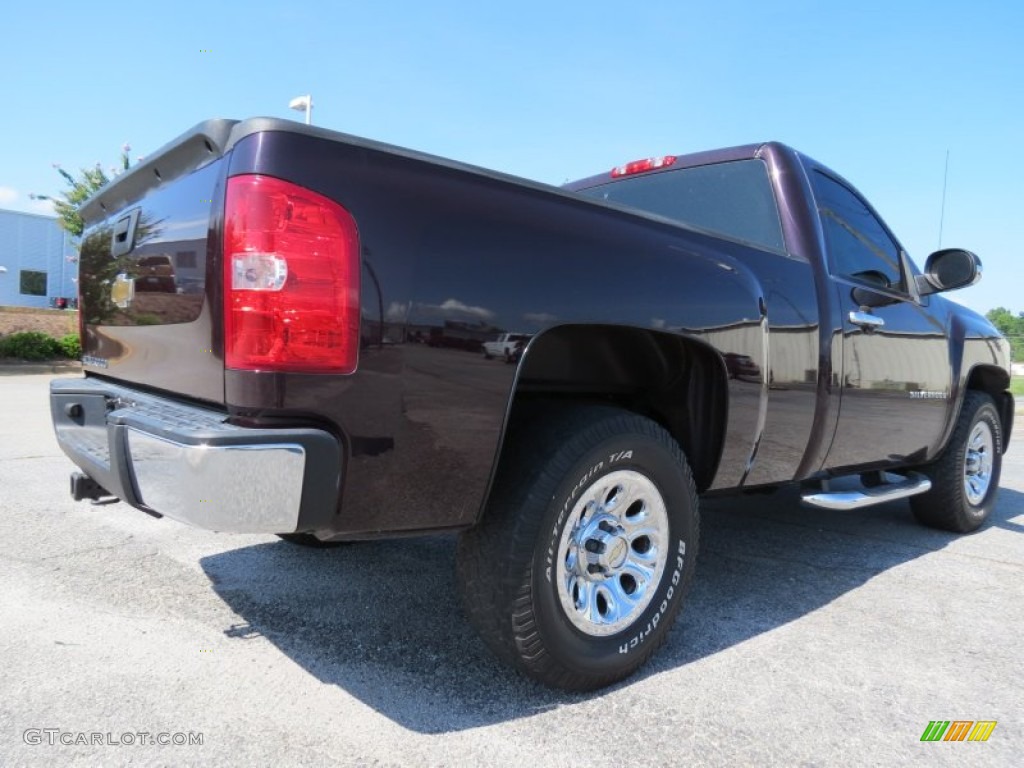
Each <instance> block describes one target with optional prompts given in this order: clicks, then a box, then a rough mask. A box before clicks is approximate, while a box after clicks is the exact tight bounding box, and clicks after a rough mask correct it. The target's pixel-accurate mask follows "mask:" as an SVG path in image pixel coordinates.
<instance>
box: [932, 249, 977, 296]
mask: <svg viewBox="0 0 1024 768" xmlns="http://www.w3.org/2000/svg"><path fill="white" fill-rule="evenodd" d="M979 280H981V259H979V258H978V257H977V256H976V255H975V254H973V253H971V252H970V251H965V250H963V249H962V248H945V249H943V250H941V251H936V252H935V253H933V254H932V255H931V256H929V257H928V261H927V262H925V265H924V274H923V275H918V276H917V292H918V293H920V294H921V295H922V296H927V295H928V294H930V293H941V292H942V291H953V290H956V289H957V288H966V287H967V286H969V285H974V284H975V283H976V282H978V281H979Z"/></svg>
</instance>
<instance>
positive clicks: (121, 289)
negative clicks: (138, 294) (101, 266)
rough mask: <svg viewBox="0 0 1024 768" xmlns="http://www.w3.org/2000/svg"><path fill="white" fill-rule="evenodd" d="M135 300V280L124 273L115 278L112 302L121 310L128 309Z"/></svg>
mask: <svg viewBox="0 0 1024 768" xmlns="http://www.w3.org/2000/svg"><path fill="white" fill-rule="evenodd" d="M134 298H135V279H134V278H131V277H128V275H126V274H125V273H124V272H122V273H121V274H119V275H118V276H117V277H115V278H114V284H113V285H112V286H110V300H111V301H112V302H114V305H115V306H117V307H120V308H121V309H128V305H129V304H131V303H132V299H134Z"/></svg>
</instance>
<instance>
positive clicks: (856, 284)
mask: <svg viewBox="0 0 1024 768" xmlns="http://www.w3.org/2000/svg"><path fill="white" fill-rule="evenodd" d="M811 184H812V187H813V189H814V194H815V197H816V200H817V206H818V215H819V216H820V218H821V224H822V228H823V230H824V234H825V246H826V248H827V260H826V263H827V268H828V270H829V272H830V279H831V283H832V288H833V289H834V290H835V291H836V293H837V296H838V306H839V309H840V311H841V321H842V331H841V333H837V334H835V335H834V336H833V343H832V365H833V371H834V372H835V373H837V374H838V377H839V381H840V384H841V387H842V394H841V404H840V410H839V420H838V424H837V427H836V433H835V437H834V439H833V442H832V447H831V449H830V450H829V453H828V456H827V458H826V460H825V466H826V467H828V468H830V469H839V470H843V469H853V468H858V467H864V468H867V467H868V466H869V465H874V466H880V465H881V464H883V463H893V464H907V465H912V464H915V463H921V462H922V461H923V459H924V458H925V456H926V455H930V452H931V451H932V450H933V449H934V448H935V447H937V443H938V441H939V440H940V439H941V434H942V431H943V426H944V424H945V423H946V418H947V407H948V403H949V397H950V389H951V387H950V383H951V373H950V363H949V353H948V349H949V347H948V344H947V341H946V334H945V330H944V328H943V325H942V323H941V322H940V321H939V320H938V319H936V318H935V317H933V315H932V314H931V313H930V312H929V311H928V308H927V306H925V305H924V304H923V303H922V300H921V299H919V298H918V296H917V291H916V288H915V285H914V279H913V269H914V267H913V265H912V263H911V262H910V259H909V258H908V257H907V256H906V254H905V253H904V252H903V249H902V248H901V247H900V245H899V243H898V241H897V240H896V238H894V237H893V236H892V234H891V233H890V232H889V230H888V228H887V227H886V226H885V224H884V223H882V221H881V219H880V218H879V217H878V216H877V214H875V212H874V211H873V210H872V209H871V207H870V206H869V205H868V204H867V203H866V202H864V200H863V199H862V198H861V197H860V196H859V195H858V194H857V193H856V192H855V191H854V190H853V189H851V188H850V187H848V186H847V185H846V184H844V183H843V182H841V181H839V180H838V179H836V178H833V177H832V176H830V175H827V174H826V173H824V172H822V171H821V170H814V171H812V172H811ZM925 301H927V300H925Z"/></svg>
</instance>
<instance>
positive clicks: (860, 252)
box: [812, 171, 906, 293]
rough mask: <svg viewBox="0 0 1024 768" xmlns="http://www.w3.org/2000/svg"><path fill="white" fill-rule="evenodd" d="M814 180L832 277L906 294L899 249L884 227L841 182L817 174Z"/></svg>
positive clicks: (816, 172) (814, 175)
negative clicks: (857, 281)
mask: <svg viewBox="0 0 1024 768" xmlns="http://www.w3.org/2000/svg"><path fill="white" fill-rule="evenodd" d="M812 178H813V180H814V181H813V184H814V195H815V197H816V198H817V199H818V215H819V216H820V217H821V225H822V228H823V229H824V230H825V245H826V247H827V248H828V254H829V260H830V261H831V267H832V274H834V275H836V276H842V277H849V278H852V279H854V280H859V281H861V282H866V283H871V284H873V285H878V286H880V287H882V288H888V289H890V290H893V291H899V292H901V293H906V283H905V281H904V279H903V270H902V269H901V268H900V247H899V246H898V245H897V244H896V242H895V241H894V240H893V239H892V237H890V236H889V233H888V232H887V231H886V229H885V227H884V226H882V223H881V222H880V221H879V220H878V219H877V218H876V217H875V215H874V214H873V213H871V210H870V209H869V208H868V207H867V205H865V204H864V202H863V201H862V200H861V199H860V198H859V197H857V195H855V194H854V193H853V192H851V191H850V190H849V189H847V188H846V187H844V186H843V185H842V184H840V183H839V182H837V181H835V180H834V179H831V178H829V177H828V176H826V175H825V174H823V173H820V172H818V171H815V173H814V174H813V177H812Z"/></svg>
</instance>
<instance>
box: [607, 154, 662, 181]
mask: <svg viewBox="0 0 1024 768" xmlns="http://www.w3.org/2000/svg"><path fill="white" fill-rule="evenodd" d="M675 161H676V156H675V155H664V156H663V157H648V158H647V159H646V160H634V161H633V162H632V163H626V164H625V165H620V166H619V167H618V168H612V178H613V179H617V178H618V177H619V176H632V175H633V174H634V173H643V172H644V171H653V170H657V169H658V168H667V167H668V166H670V165H672V163H674V162H675Z"/></svg>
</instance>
